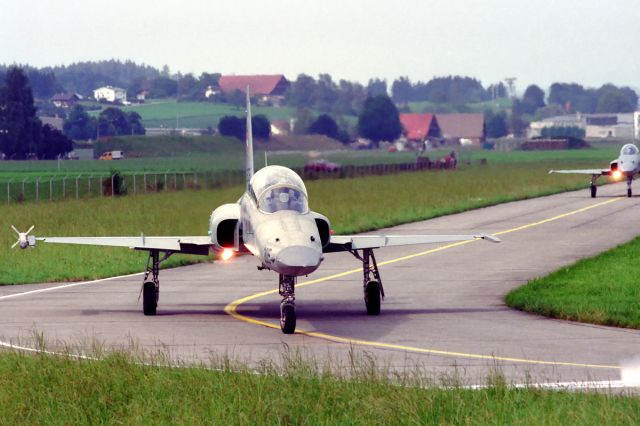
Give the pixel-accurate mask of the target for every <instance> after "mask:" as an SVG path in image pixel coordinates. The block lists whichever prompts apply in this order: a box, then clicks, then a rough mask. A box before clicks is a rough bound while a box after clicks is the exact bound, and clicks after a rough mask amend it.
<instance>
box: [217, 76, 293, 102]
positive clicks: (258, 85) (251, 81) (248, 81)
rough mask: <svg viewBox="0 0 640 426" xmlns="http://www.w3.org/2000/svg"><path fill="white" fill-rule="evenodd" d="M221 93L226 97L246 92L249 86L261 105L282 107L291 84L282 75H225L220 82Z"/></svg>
mask: <svg viewBox="0 0 640 426" xmlns="http://www.w3.org/2000/svg"><path fill="white" fill-rule="evenodd" d="M218 86H219V87H220V91H221V92H222V93H224V94H225V95H228V94H231V93H233V92H235V91H236V90H239V91H241V92H243V93H244V92H245V90H247V86H248V87H249V90H250V92H251V95H252V96H257V97H258V102H259V103H271V104H274V105H280V104H281V102H282V100H283V99H284V94H285V92H286V91H287V89H289V87H290V86H291V83H290V82H289V81H288V80H287V79H286V78H285V76H284V75H282V74H274V75H223V76H222V77H220V80H219V81H218Z"/></svg>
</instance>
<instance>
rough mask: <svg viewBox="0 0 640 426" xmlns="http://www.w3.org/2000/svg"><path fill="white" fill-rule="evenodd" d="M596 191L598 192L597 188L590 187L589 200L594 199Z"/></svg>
mask: <svg viewBox="0 0 640 426" xmlns="http://www.w3.org/2000/svg"><path fill="white" fill-rule="evenodd" d="M597 191H598V187H597V186H595V185H591V198H596V192H597Z"/></svg>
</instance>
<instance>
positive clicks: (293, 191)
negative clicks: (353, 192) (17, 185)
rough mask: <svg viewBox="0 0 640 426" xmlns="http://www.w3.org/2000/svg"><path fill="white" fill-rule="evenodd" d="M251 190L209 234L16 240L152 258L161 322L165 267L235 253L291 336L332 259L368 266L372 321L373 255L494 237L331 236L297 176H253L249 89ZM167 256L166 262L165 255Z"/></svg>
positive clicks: (151, 301) (282, 171) (146, 306)
mask: <svg viewBox="0 0 640 426" xmlns="http://www.w3.org/2000/svg"><path fill="white" fill-rule="evenodd" d="M245 161H246V191H245V192H244V194H243V195H242V197H241V198H240V199H239V200H238V202H237V203H233V204H224V205H222V206H220V207H218V208H216V209H215V210H214V211H213V213H212V214H211V217H210V220H209V235H205V236H173V237H163V236H155V237H150V236H146V235H144V234H141V235H140V236H128V237H35V236H32V235H29V233H30V232H31V231H32V229H33V227H31V228H30V229H29V230H28V231H27V232H19V231H18V230H17V229H16V228H15V227H14V228H13V229H14V231H16V232H17V233H18V241H16V243H15V244H14V247H15V246H16V245H19V246H20V247H21V248H23V249H24V248H27V247H33V246H35V244H36V241H41V242H45V243H62V244H89V245H100V246H120V247H129V248H132V249H134V250H145V251H147V252H149V257H148V260H147V268H146V272H145V274H144V279H143V284H142V302H143V303H142V304H143V312H144V314H145V315H155V314H156V309H157V306H158V297H159V294H160V281H159V272H160V263H161V262H162V261H163V260H165V259H167V258H168V257H169V256H171V255H172V254H174V253H189V254H199V255H207V254H208V253H209V251H210V249H213V250H214V251H215V252H217V253H218V254H220V255H221V256H220V257H222V258H225V257H227V256H228V255H229V254H230V253H234V252H248V253H251V254H252V255H254V256H255V257H256V258H257V260H258V262H259V265H258V269H260V270H264V269H266V270H272V271H274V272H276V273H278V275H279V292H280V295H281V296H282V302H281V304H280V327H281V329H282V331H283V332H284V333H286V334H290V333H293V332H294V331H295V328H296V311H295V284H296V279H297V277H299V276H304V275H308V274H311V273H312V272H314V271H315V270H316V269H317V268H318V267H319V266H320V263H321V262H322V261H323V260H324V257H323V254H324V253H329V252H338V251H346V252H350V253H351V254H352V255H353V256H355V257H356V258H357V259H358V260H359V261H361V262H362V270H363V276H364V281H363V288H364V301H365V306H366V311H367V314H369V315H377V314H379V313H380V302H381V298H383V297H384V289H383V287H382V281H381V280H380V273H379V271H378V265H377V263H376V258H375V256H374V252H373V250H374V249H376V248H380V247H390V246H398V245H405V244H425V243H443V242H452V241H465V240H473V239H479V238H481V239H486V240H489V241H493V242H498V241H499V240H498V239H497V238H496V237H493V236H490V235H485V234H475V235H397V236H394V235H366V236H362V235H342V236H336V235H332V231H331V225H330V222H329V219H327V217H325V216H323V215H322V214H320V213H316V212H313V211H311V210H310V209H309V204H308V194H307V190H306V188H305V185H304V183H303V181H302V179H301V178H300V176H298V175H297V174H296V173H295V172H294V171H293V170H291V169H288V168H286V167H281V166H276V165H272V166H266V167H264V168H262V169H260V170H258V171H257V172H255V173H254V167H253V138H252V130H251V103H250V99H249V88H247V137H246V160H245ZM161 255H162V256H161Z"/></svg>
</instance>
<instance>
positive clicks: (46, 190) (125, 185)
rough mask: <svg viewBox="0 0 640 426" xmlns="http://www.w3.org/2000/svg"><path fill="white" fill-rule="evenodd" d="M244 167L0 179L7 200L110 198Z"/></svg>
mask: <svg viewBox="0 0 640 426" xmlns="http://www.w3.org/2000/svg"><path fill="white" fill-rule="evenodd" d="M455 166H456V165H455V164H453V163H451V162H443V161H429V160H428V159H426V158H419V161H417V162H414V163H398V164H371V165H362V166H342V167H339V168H337V169H335V170H318V169H311V168H306V169H305V168H293V170H294V171H295V172H296V173H298V174H299V175H300V176H301V177H302V178H303V179H304V180H314V179H340V178H343V179H344V178H355V177H363V176H370V175H388V174H397V173H404V172H412V171H420V170H441V169H450V168H454V167H455ZM244 179H245V174H244V170H223V171H211V172H191V171H189V172H185V171H171V170H167V171H165V172H147V173H120V172H117V173H115V174H78V175H66V176H59V175H58V176H30V177H25V178H13V179H8V180H4V181H0V191H1V190H3V189H4V198H5V200H6V203H8V204H10V203H16V202H17V203H21V202H25V201H35V202H41V201H61V200H70V199H80V198H89V197H100V196H102V197H113V196H119V195H127V194H128V195H137V194H145V193H150V192H161V191H179V190H187V189H192V190H193V189H199V188H222V187H230V186H236V185H242V184H244Z"/></svg>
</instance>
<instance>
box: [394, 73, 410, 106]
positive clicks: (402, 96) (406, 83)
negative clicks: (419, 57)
mask: <svg viewBox="0 0 640 426" xmlns="http://www.w3.org/2000/svg"><path fill="white" fill-rule="evenodd" d="M391 97H392V98H393V100H394V101H396V102H399V103H407V102H409V101H411V100H413V86H412V85H411V80H409V77H400V78H398V79H397V80H394V81H393V83H392V84H391Z"/></svg>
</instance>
